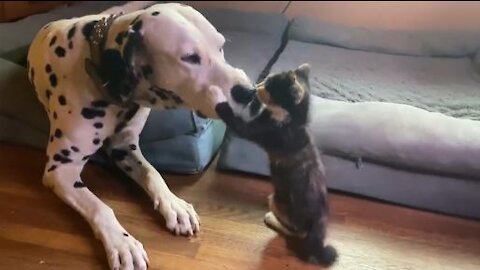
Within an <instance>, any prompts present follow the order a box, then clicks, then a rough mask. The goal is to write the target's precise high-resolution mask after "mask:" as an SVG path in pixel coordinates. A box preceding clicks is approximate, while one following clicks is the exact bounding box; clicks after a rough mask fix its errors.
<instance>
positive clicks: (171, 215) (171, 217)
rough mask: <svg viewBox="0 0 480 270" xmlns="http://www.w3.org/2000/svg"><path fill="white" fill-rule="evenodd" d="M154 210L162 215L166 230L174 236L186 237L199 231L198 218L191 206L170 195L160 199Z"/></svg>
mask: <svg viewBox="0 0 480 270" xmlns="http://www.w3.org/2000/svg"><path fill="white" fill-rule="evenodd" d="M156 209H157V210H158V211H159V212H160V213H161V214H162V215H163V217H164V218H165V221H166V225H167V228H168V229H169V230H170V231H172V232H173V233H175V234H176V235H188V236H192V235H193V234H195V233H197V232H199V231H200V218H199V217H198V215H197V212H195V209H194V208H193V206H192V205H191V204H189V203H187V202H185V201H184V200H182V199H180V198H178V197H177V196H175V195H173V194H171V195H169V196H168V197H167V198H164V199H162V200H161V201H159V203H158V204H157V206H156Z"/></svg>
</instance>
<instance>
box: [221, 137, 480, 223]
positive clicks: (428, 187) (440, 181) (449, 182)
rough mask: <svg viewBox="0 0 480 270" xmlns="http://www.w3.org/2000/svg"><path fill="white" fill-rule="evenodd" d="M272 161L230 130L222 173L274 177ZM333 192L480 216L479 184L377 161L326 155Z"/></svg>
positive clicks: (222, 160)
mask: <svg viewBox="0 0 480 270" xmlns="http://www.w3.org/2000/svg"><path fill="white" fill-rule="evenodd" d="M267 160H268V157H267V155H266V154H265V151H263V150H262V149H261V148H259V147H258V146H256V145H255V144H252V143H250V142H248V141H246V140H244V139H241V138H239V137H237V136H235V135H234V134H232V133H230V132H228V133H227V135H226V138H225V145H224V146H223V147H222V149H221V153H220V157H219V159H218V169H220V170H226V171H234V172H242V173H251V174H256V175H260V176H267V177H268V176H270V168H269V166H268V162H267ZM322 160H323V162H324V164H325V167H326V171H327V186H328V188H330V189H333V190H338V191H344V192H348V193H352V194H357V195H362V196H367V197H370V198H376V199H380V200H384V201H386V202H393V203H398V204H401V205H405V206H410V207H414V208H419V209H424V210H429V211H435V212H439V213H444V214H450V215H458V216H462V217H467V218H475V219H479V218H480V208H479V207H476V206H477V205H479V204H480V196H478V191H479V190H480V182H479V181H478V180H471V179H465V178H454V177H448V176H439V175H433V174H425V173H419V172H415V171H408V170H401V169H398V168H392V167H389V166H384V165H380V164H376V163H372V162H362V163H359V162H356V161H352V160H349V159H344V158H340V157H336V156H332V155H327V154H324V155H322Z"/></svg>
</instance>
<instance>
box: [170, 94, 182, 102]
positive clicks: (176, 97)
mask: <svg viewBox="0 0 480 270" xmlns="http://www.w3.org/2000/svg"><path fill="white" fill-rule="evenodd" d="M172 98H173V100H174V101H175V103H177V104H182V103H183V100H182V99H181V98H180V97H179V96H177V95H175V94H172Z"/></svg>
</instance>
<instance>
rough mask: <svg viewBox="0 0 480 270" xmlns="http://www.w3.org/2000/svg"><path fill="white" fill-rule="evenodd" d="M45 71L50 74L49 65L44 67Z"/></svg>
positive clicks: (50, 68) (50, 67)
mask: <svg viewBox="0 0 480 270" xmlns="http://www.w3.org/2000/svg"><path fill="white" fill-rule="evenodd" d="M45 71H46V72H47V73H50V72H52V66H50V64H47V65H46V66H45Z"/></svg>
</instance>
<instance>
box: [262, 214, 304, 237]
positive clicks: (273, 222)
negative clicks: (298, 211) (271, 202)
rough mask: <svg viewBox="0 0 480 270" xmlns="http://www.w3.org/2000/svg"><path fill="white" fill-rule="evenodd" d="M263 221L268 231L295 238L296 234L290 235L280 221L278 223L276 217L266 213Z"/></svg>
mask: <svg viewBox="0 0 480 270" xmlns="http://www.w3.org/2000/svg"><path fill="white" fill-rule="evenodd" d="M263 221H264V222H265V225H267V227H269V228H270V229H272V230H274V231H276V232H278V233H280V234H283V235H286V236H296V234H294V233H292V232H291V231H289V230H288V229H287V228H285V227H284V226H283V225H282V224H281V223H280V221H278V219H277V217H275V215H274V214H273V213H272V212H268V213H266V214H265V216H264V218H263Z"/></svg>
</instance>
